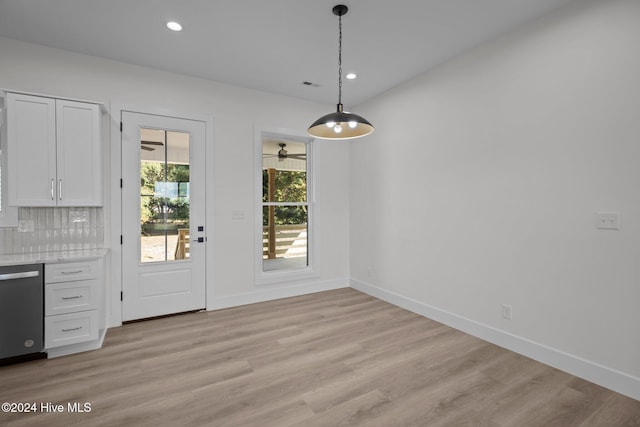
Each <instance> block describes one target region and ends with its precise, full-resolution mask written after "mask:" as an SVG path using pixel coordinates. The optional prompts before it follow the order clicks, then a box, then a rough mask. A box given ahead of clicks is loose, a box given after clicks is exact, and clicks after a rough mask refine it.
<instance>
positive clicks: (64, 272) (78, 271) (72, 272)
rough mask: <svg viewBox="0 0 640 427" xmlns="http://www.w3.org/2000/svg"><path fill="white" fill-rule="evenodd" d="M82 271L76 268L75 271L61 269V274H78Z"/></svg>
mask: <svg viewBox="0 0 640 427" xmlns="http://www.w3.org/2000/svg"><path fill="white" fill-rule="evenodd" d="M78 273H82V270H74V271H61V272H60V274H78Z"/></svg>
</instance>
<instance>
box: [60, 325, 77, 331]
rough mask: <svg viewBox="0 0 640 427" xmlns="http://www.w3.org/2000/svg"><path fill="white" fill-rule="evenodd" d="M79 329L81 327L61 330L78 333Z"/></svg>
mask: <svg viewBox="0 0 640 427" xmlns="http://www.w3.org/2000/svg"><path fill="white" fill-rule="evenodd" d="M80 329H82V326H78V327H77V328H71V329H63V330H62V332H72V331H79V330H80Z"/></svg>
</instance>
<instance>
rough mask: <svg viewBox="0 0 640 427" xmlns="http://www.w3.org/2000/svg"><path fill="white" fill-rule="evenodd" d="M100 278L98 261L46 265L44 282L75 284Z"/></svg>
mask: <svg viewBox="0 0 640 427" xmlns="http://www.w3.org/2000/svg"><path fill="white" fill-rule="evenodd" d="M97 278H98V260H91V261H82V262H61V263H56V264H45V266H44V282H45V283H57V282H73V281H77V280H89V279H97Z"/></svg>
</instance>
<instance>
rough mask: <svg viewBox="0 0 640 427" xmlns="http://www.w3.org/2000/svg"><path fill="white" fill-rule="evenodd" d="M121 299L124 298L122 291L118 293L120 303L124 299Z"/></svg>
mask: <svg viewBox="0 0 640 427" xmlns="http://www.w3.org/2000/svg"><path fill="white" fill-rule="evenodd" d="M123 298H124V296H123V292H122V291H120V301H124V299H123Z"/></svg>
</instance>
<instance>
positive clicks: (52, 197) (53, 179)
mask: <svg viewBox="0 0 640 427" xmlns="http://www.w3.org/2000/svg"><path fill="white" fill-rule="evenodd" d="M53 181H54V179H53V178H51V200H53Z"/></svg>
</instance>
